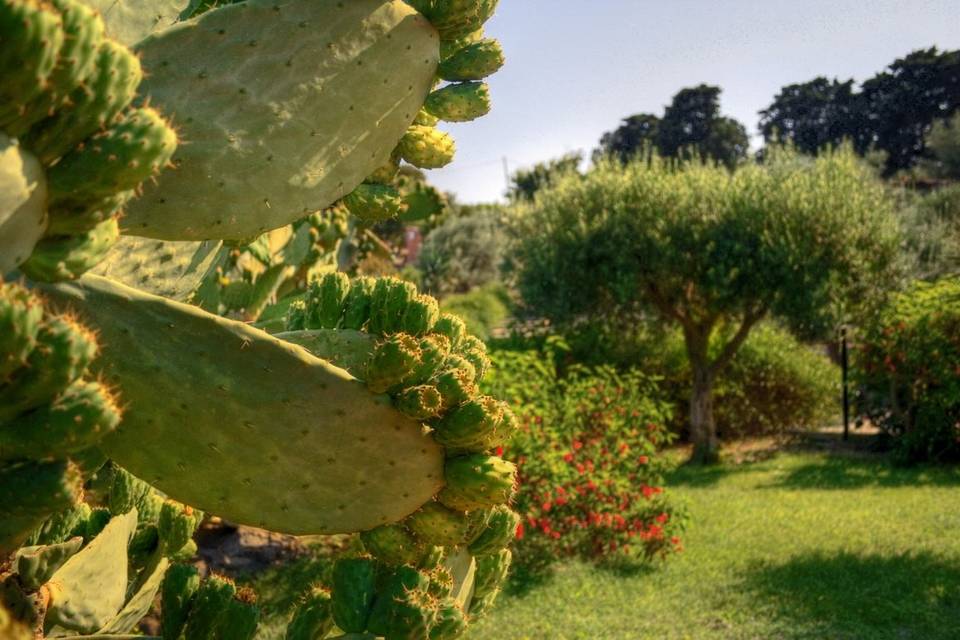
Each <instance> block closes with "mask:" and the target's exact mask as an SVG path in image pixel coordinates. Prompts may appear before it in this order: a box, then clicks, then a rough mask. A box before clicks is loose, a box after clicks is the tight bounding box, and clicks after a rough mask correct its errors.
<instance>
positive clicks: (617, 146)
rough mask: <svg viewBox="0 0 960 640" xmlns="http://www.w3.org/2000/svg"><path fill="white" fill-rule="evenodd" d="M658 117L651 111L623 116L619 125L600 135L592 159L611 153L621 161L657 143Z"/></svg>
mask: <svg viewBox="0 0 960 640" xmlns="http://www.w3.org/2000/svg"><path fill="white" fill-rule="evenodd" d="M659 134H660V118H659V117H657V116H655V115H653V114H652V113H638V114H636V115H633V116H628V117H626V118H624V119H623V120H622V121H621V123H620V126H619V127H617V128H616V129H614V130H613V131H608V132H607V133H605V134H603V136H601V137H600V147H599V148H598V149H596V150H595V151H594V152H593V158H594V160H598V159H599V158H601V157H603V156H605V155H613V156H615V157H617V158H620V160H622V161H623V162H626V161H627V160H629V159H630V158H631V157H632V156H633V155H634V154H636V153H637V152H638V151H639V150H641V149H650V148H653V147H655V146H656V145H657V136H658V135H659Z"/></svg>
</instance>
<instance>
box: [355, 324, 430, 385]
mask: <svg viewBox="0 0 960 640" xmlns="http://www.w3.org/2000/svg"><path fill="white" fill-rule="evenodd" d="M419 358H420V348H419V346H418V344H417V341H416V339H414V338H413V337H411V336H408V335H407V334H405V333H397V334H394V335H392V336H389V337H388V338H386V339H385V340H384V341H383V342H381V343H379V344H378V345H377V346H376V348H375V349H374V351H373V357H372V358H371V359H370V363H369V364H368V365H367V372H366V374H365V376H364V381H365V382H366V383H367V387H369V389H370V390H371V391H373V392H374V393H382V392H384V391H386V390H387V389H390V388H391V387H394V386H396V385H397V384H400V382H402V381H403V380H404V379H406V378H408V377H409V376H410V375H411V374H412V373H413V371H414V370H415V369H416V367H417V364H418V363H419Z"/></svg>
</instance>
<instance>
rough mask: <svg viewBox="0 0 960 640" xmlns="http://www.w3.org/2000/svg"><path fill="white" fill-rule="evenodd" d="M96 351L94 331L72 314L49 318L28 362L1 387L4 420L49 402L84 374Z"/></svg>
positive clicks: (0, 401)
mask: <svg viewBox="0 0 960 640" xmlns="http://www.w3.org/2000/svg"><path fill="white" fill-rule="evenodd" d="M2 304H3V303H2V302H0V305H2ZM0 313H2V311H0ZM96 355H97V342H96V338H95V336H94V335H93V332H91V331H90V330H89V329H87V328H86V327H84V326H83V325H81V324H79V323H77V322H76V320H74V319H73V318H71V317H69V316H53V317H49V318H47V320H46V321H45V322H44V323H43V325H42V326H41V327H40V331H39V332H38V333H37V339H36V348H34V350H33V352H32V353H31V354H30V356H29V358H28V359H27V363H26V366H24V367H23V368H22V369H21V370H20V371H19V372H18V374H17V376H16V378H15V379H14V380H13V381H12V382H11V383H9V384H8V385H7V386H6V387H0V405H2V408H0V424H2V423H3V422H4V421H5V420H10V419H12V418H13V417H15V416H17V415H19V414H21V413H23V412H26V411H29V410H30V409H35V408H37V407H39V406H41V405H42V404H44V403H46V402H49V401H50V399H51V398H53V397H54V396H55V395H57V394H58V393H60V392H61V391H62V390H63V389H65V388H67V387H68V386H70V384H72V383H73V382H75V381H76V380H77V379H78V378H80V376H82V375H83V374H84V372H85V371H86V370H87V367H88V366H89V364H90V362H91V361H92V360H93V359H94V358H95V357H96Z"/></svg>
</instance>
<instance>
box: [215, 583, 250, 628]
mask: <svg viewBox="0 0 960 640" xmlns="http://www.w3.org/2000/svg"><path fill="white" fill-rule="evenodd" d="M259 623H260V607H258V606H257V596H256V594H255V593H254V592H253V589H251V588H250V587H243V588H241V589H237V593H236V595H235V596H234V597H233V598H231V599H230V601H229V602H228V603H227V605H226V607H225V608H224V610H223V614H222V615H221V616H220V620H219V622H218V624H217V626H216V627H215V628H214V630H213V636H212V640H250V639H251V638H253V635H254V634H255V633H256V631H257V625H258V624H259Z"/></svg>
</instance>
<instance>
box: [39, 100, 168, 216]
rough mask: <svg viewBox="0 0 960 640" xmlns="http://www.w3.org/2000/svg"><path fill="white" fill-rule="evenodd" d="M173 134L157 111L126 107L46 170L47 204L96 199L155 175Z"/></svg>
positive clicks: (67, 203) (160, 166)
mask: <svg viewBox="0 0 960 640" xmlns="http://www.w3.org/2000/svg"><path fill="white" fill-rule="evenodd" d="M176 148H177V134H176V133H175V132H174V130H173V129H172V128H171V127H170V125H168V124H167V122H166V121H165V120H164V119H163V116H161V115H160V113H159V112H157V110H156V109H152V108H150V107H142V108H140V109H130V110H129V111H127V112H125V113H124V114H123V115H121V116H120V117H119V118H117V120H115V121H114V122H112V123H111V125H110V128H108V129H106V130H105V131H101V132H99V133H96V134H94V135H93V136H91V137H90V138H88V139H87V140H85V141H84V142H83V144H82V145H81V146H79V147H77V148H76V149H74V150H73V151H71V152H70V153H68V154H67V155H65V156H63V158H61V159H60V162H58V163H57V164H55V165H54V166H53V167H51V168H50V170H49V171H48V172H47V178H48V187H49V190H50V196H49V197H50V200H49V203H50V207H51V208H55V207H67V206H70V205H75V204H76V203H86V202H99V201H101V200H102V199H103V198H106V197H109V196H112V195H113V194H115V193H117V192H119V191H128V190H130V189H135V188H136V187H137V186H138V185H139V184H140V183H141V182H143V181H144V180H146V179H148V178H150V177H153V176H155V175H157V174H159V173H160V171H161V170H162V169H163V167H164V166H165V165H166V164H167V163H168V162H169V161H170V158H171V156H173V152H174V151H175V150H176Z"/></svg>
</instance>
